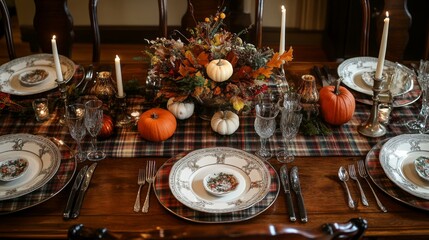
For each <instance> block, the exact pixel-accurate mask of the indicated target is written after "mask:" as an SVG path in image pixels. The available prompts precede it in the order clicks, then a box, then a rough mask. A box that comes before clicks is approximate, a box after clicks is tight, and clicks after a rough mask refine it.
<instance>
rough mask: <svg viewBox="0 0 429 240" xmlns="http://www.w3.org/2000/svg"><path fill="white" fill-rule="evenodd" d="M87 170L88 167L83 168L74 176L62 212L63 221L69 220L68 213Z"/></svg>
mask: <svg viewBox="0 0 429 240" xmlns="http://www.w3.org/2000/svg"><path fill="white" fill-rule="evenodd" d="M87 169H88V166H84V167H82V168H81V169H80V171H79V173H78V174H77V176H76V179H75V180H74V183H73V187H72V189H71V192H70V195H69V199H68V200H67V204H66V207H65V209H64V212H63V217H64V218H65V219H69V218H70V212H71V210H72V207H73V203H74V200H75V197H76V192H77V191H78V190H79V187H80V185H81V184H82V181H83V177H84V176H85V173H86V170H87Z"/></svg>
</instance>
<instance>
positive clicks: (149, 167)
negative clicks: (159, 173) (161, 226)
mask: <svg viewBox="0 0 429 240" xmlns="http://www.w3.org/2000/svg"><path fill="white" fill-rule="evenodd" d="M155 175H156V166H155V161H148V162H147V163H146V182H148V183H149V188H148V189H147V193H146V199H145V200H144V204H143V208H142V212H144V213H147V212H148V211H149V194H150V189H151V187H152V184H153V181H154V180H155Z"/></svg>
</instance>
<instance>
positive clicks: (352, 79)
mask: <svg viewBox="0 0 429 240" xmlns="http://www.w3.org/2000/svg"><path fill="white" fill-rule="evenodd" d="M377 61H378V59H377V58H374V57H356V58H350V59H347V60H345V61H344V62H342V63H341V64H340V65H339V66H338V68H337V71H338V76H340V77H342V78H343V81H342V83H343V84H344V85H346V86H347V87H349V88H351V89H353V90H355V91H357V92H360V93H363V94H366V95H369V96H372V95H373V90H372V85H373V83H372V82H373V81H372V76H373V75H374V72H375V70H376V68H377ZM395 68H398V70H399V71H398V77H397V78H392V75H393V74H394V72H395ZM383 72H384V73H386V74H385V76H387V77H386V78H387V80H386V81H385V84H383V85H382V90H381V91H382V92H383V91H387V90H388V89H389V90H390V91H391V92H392V95H393V96H400V95H403V94H405V93H407V92H409V91H410V90H412V89H413V85H414V81H413V79H414V78H416V76H415V74H414V72H413V71H412V70H411V69H409V68H407V67H405V66H404V65H401V64H399V63H394V62H391V61H388V60H386V61H385V62H384V69H383ZM393 79H394V80H393ZM380 96H381V97H382V96H387V94H385V93H381V94H380Z"/></svg>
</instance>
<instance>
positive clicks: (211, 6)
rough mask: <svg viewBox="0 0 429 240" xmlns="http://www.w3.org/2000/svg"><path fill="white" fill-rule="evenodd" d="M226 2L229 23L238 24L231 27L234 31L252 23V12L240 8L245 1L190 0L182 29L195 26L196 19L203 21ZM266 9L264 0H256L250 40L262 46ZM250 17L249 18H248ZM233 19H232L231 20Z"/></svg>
mask: <svg viewBox="0 0 429 240" xmlns="http://www.w3.org/2000/svg"><path fill="white" fill-rule="evenodd" d="M222 3H223V4H224V5H225V6H226V7H227V8H228V9H227V10H228V11H230V13H231V18H230V19H229V21H227V22H229V25H230V27H231V28H234V25H237V29H230V30H232V31H234V30H237V31H241V30H243V28H247V27H248V26H249V25H250V23H251V19H250V14H246V13H243V11H242V10H243V9H239V6H240V5H241V7H242V5H243V1H237V0H230V1H228V0H227V1H225V0H218V1H192V0H188V7H187V11H186V13H185V15H184V16H183V17H182V30H186V29H187V28H188V27H194V26H195V25H196V21H203V20H204V18H205V17H207V16H210V15H213V14H214V12H215V11H216V10H217V7H219V5H220V4H222ZM263 11H264V0H256V1H255V18H254V22H255V23H254V26H253V27H252V29H251V31H250V34H251V36H250V38H249V41H250V42H252V43H253V44H254V45H255V46H256V47H258V48H261V47H262V21H263ZM247 18H248V19H247ZM231 19H232V20H231Z"/></svg>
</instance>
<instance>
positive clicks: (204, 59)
mask: <svg viewBox="0 0 429 240" xmlns="http://www.w3.org/2000/svg"><path fill="white" fill-rule="evenodd" d="M197 62H198V64H199V65H201V66H204V67H205V66H206V65H207V64H209V54H208V53H206V52H201V53H200V54H199V55H198V57H197Z"/></svg>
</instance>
